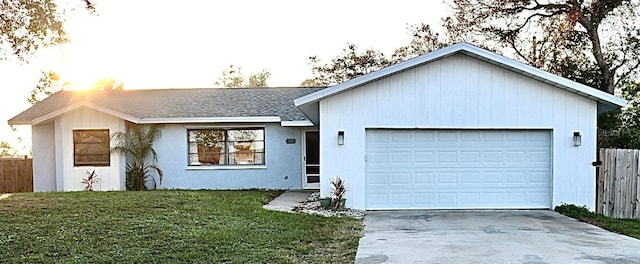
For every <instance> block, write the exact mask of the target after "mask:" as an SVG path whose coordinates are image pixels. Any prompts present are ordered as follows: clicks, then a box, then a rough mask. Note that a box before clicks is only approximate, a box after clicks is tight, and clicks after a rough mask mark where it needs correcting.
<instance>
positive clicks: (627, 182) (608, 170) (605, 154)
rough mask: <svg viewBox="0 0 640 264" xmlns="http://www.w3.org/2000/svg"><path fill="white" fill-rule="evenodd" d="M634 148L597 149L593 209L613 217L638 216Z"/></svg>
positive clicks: (639, 182) (638, 153) (639, 183)
mask: <svg viewBox="0 0 640 264" xmlns="http://www.w3.org/2000/svg"><path fill="white" fill-rule="evenodd" d="M639 158H640V150H638V149H600V160H601V161H602V164H601V166H600V169H599V172H598V176H597V201H596V212H597V213H599V214H603V215H606V216H610V217H615V218H635V219H640V208H639V205H640V169H639V168H638V166H639V165H640V162H639Z"/></svg>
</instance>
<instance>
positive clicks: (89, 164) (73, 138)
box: [71, 128, 111, 167]
mask: <svg viewBox="0 0 640 264" xmlns="http://www.w3.org/2000/svg"><path fill="white" fill-rule="evenodd" d="M90 131H94V132H98V131H99V132H107V142H100V143H77V142H76V132H90ZM109 135H110V133H109V129H108V128H99V129H72V130H71V144H72V146H73V153H72V157H73V167H111V137H110V136H109ZM105 143H106V144H107V150H108V154H76V148H77V145H79V144H89V145H90V144H94V145H98V144H105ZM90 155H108V158H107V160H106V162H83V163H80V164H79V163H78V160H77V159H76V157H77V156H90Z"/></svg>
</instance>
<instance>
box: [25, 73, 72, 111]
mask: <svg viewBox="0 0 640 264" xmlns="http://www.w3.org/2000/svg"><path fill="white" fill-rule="evenodd" d="M69 84H70V83H68V82H64V83H63V82H61V81H60V75H59V74H58V73H56V72H54V71H40V80H38V84H37V85H36V87H35V88H33V90H31V93H30V94H29V98H27V102H29V103H30V104H32V105H35V104H36V103H38V102H40V101H42V100H44V99H45V98H47V97H49V96H50V95H52V94H54V93H56V92H57V91H60V90H62V89H64V88H65V87H68V86H69Z"/></svg>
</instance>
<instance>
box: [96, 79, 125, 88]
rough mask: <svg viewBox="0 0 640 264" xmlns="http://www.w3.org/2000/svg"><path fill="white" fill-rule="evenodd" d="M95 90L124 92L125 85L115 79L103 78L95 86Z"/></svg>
mask: <svg viewBox="0 0 640 264" xmlns="http://www.w3.org/2000/svg"><path fill="white" fill-rule="evenodd" d="M91 89H93V90H122V89H124V83H123V82H121V81H118V80H116V79H114V78H113V77H103V78H100V79H98V80H97V81H96V82H95V83H94V84H93V86H92V87H91Z"/></svg>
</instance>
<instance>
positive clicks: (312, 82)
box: [300, 78, 322, 87]
mask: <svg viewBox="0 0 640 264" xmlns="http://www.w3.org/2000/svg"><path fill="white" fill-rule="evenodd" d="M321 86H322V85H320V84H319V83H317V82H316V81H315V80H314V79H313V78H309V79H305V80H304V81H302V82H301V83H300V87H321Z"/></svg>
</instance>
